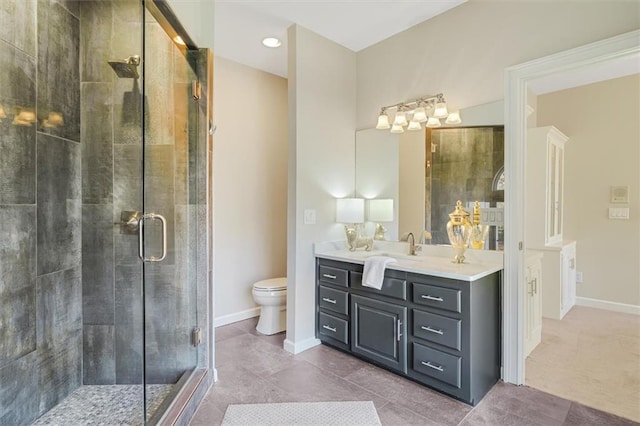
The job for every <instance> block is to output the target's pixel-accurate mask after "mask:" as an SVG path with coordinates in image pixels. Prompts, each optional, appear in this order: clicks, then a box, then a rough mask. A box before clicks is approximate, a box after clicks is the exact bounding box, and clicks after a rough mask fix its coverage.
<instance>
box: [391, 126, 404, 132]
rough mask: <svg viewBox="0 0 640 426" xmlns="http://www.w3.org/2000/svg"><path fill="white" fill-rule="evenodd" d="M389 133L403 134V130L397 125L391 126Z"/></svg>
mask: <svg viewBox="0 0 640 426" xmlns="http://www.w3.org/2000/svg"><path fill="white" fill-rule="evenodd" d="M391 133H404V128H403V127H402V126H401V125H399V124H394V125H393V126H391Z"/></svg>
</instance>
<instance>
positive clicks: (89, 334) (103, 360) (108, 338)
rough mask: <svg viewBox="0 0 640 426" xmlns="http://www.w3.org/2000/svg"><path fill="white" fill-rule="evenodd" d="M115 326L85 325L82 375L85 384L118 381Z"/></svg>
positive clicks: (109, 383) (105, 383)
mask: <svg viewBox="0 0 640 426" xmlns="http://www.w3.org/2000/svg"><path fill="white" fill-rule="evenodd" d="M114 336H115V327H114V326H113V325H85V326H84V329H83V339H82V341H83V348H82V350H83V363H82V372H83V374H82V377H83V384H85V385H112V384H115V382H116V360H115V339H114Z"/></svg>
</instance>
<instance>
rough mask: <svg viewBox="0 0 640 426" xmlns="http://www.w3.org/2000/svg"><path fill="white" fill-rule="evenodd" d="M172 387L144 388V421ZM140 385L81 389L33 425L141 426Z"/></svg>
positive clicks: (84, 387) (101, 386) (151, 386)
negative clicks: (145, 392) (145, 398)
mask: <svg viewBox="0 0 640 426" xmlns="http://www.w3.org/2000/svg"><path fill="white" fill-rule="evenodd" d="M172 388H173V385H149V386H147V418H150V417H151V416H152V415H153V413H155V411H156V410H157V409H158V407H159V406H160V404H161V403H162V401H164V399H165V398H166V397H167V395H168V394H169V393H170V392H171V389H172ZM142 398H143V395H142V385H95V386H93V385H91V386H81V387H80V388H78V389H76V390H75V391H74V392H73V393H71V395H69V396H68V397H67V398H65V399H64V400H63V401H62V402H61V403H60V404H58V405H56V406H55V407H53V408H52V409H51V410H49V411H48V412H47V413H45V414H44V415H43V416H42V417H40V418H39V419H37V420H36V421H35V423H33V425H60V426H76V425H77V426H79V425H83V426H84V425H105V426H106V425H141V424H142V423H143V422H142Z"/></svg>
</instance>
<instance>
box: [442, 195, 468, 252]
mask: <svg viewBox="0 0 640 426" xmlns="http://www.w3.org/2000/svg"><path fill="white" fill-rule="evenodd" d="M449 218H450V220H449V222H448V223H447V235H448V236H449V242H450V243H451V247H453V251H454V253H455V257H454V258H453V263H463V262H464V252H465V250H466V249H467V246H468V245H469V239H470V238H471V223H469V213H468V212H466V211H465V210H464V209H463V208H462V201H460V200H458V202H456V209H455V210H454V211H452V212H451V213H449Z"/></svg>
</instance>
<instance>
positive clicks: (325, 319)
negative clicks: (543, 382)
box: [316, 242, 503, 405]
mask: <svg viewBox="0 0 640 426" xmlns="http://www.w3.org/2000/svg"><path fill="white" fill-rule="evenodd" d="M376 244H378V242H376ZM388 244H393V243H388ZM395 244H396V245H397V246H396V247H394V248H393V250H396V251H390V250H388V248H383V250H380V249H379V248H378V247H374V249H373V250H372V251H370V252H366V251H356V252H350V251H348V250H346V248H345V249H340V248H334V249H327V248H325V249H324V250H323V249H320V250H318V247H316V337H317V338H318V339H320V340H321V341H322V343H323V344H327V345H330V346H333V347H335V348H338V349H340V350H342V351H345V352H347V353H350V354H352V355H354V356H357V357H359V358H362V359H364V360H367V361H369V362H371V363H373V364H376V365H378V366H381V367H384V368H386V369H388V370H389V371H392V372H394V373H396V374H398V375H401V376H404V377H407V378H408V379H411V380H414V381H416V382H419V383H421V384H424V385H427V386H429V387H431V388H434V389H436V390H438V391H441V392H444V393H446V394H448V395H450V396H452V397H454V398H457V399H459V400H461V401H464V402H466V403H468V404H471V405H476V404H477V403H478V402H479V401H480V400H481V399H482V397H483V396H484V395H485V394H486V393H487V391H489V389H491V387H492V386H493V385H494V384H495V383H496V382H497V381H498V380H499V378H500V365H501V362H500V361H501V360H500V356H501V355H500V354H501V340H500V333H501V331H500V330H501V328H500V327H501V324H500V287H501V276H502V266H503V265H502V259H501V256H502V254H501V253H496V252H493V253H488V252H483V251H480V252H478V258H474V257H473V256H472V258H471V259H470V260H469V263H465V264H454V263H452V262H451V258H452V253H453V252H452V250H451V248H450V247H436V246H423V251H425V253H419V255H418V256H408V255H405V254H402V253H404V252H403V251H402V247H404V248H405V249H406V244H402V243H395ZM468 253H469V252H468ZM373 255H386V256H389V257H394V258H395V259H397V262H396V263H393V264H390V265H388V266H387V267H386V269H385V274H384V281H383V285H382V288H381V289H380V290H377V289H375V288H371V287H365V286H363V284H362V273H363V268H364V261H365V259H366V257H368V256H373ZM481 255H483V256H485V257H486V258H484V259H483V258H482V256H481Z"/></svg>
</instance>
